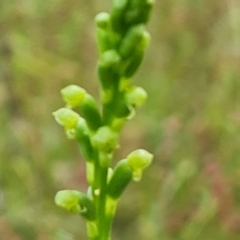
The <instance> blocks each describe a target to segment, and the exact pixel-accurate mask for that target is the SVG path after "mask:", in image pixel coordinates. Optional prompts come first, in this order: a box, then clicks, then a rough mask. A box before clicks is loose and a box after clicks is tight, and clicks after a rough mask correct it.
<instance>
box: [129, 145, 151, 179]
mask: <svg viewBox="0 0 240 240" xmlns="http://www.w3.org/2000/svg"><path fill="white" fill-rule="evenodd" d="M152 160H153V154H151V153H149V152H148V151H146V150H144V149H138V150H135V151H133V152H131V153H130V154H129V155H128V156H127V162H128V164H129V166H130V167H131V168H132V171H133V180H134V181H140V180H141V177H142V171H143V170H144V169H145V168H146V167H148V166H149V165H150V164H151V162H152Z"/></svg>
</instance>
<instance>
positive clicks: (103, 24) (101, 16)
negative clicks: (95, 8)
mask: <svg viewBox="0 0 240 240" xmlns="http://www.w3.org/2000/svg"><path fill="white" fill-rule="evenodd" d="M95 22H96V24H97V26H98V27H99V28H102V29H106V28H107V27H108V26H109V23H110V14H109V13H106V12H101V13H98V14H97V15H96V17H95Z"/></svg>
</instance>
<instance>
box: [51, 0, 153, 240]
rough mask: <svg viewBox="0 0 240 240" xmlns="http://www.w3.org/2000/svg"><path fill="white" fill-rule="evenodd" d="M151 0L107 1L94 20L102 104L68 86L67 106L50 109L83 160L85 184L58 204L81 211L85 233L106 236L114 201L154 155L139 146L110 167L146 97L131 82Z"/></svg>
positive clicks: (64, 192) (98, 239)
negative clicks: (108, 8) (127, 124)
mask: <svg viewBox="0 0 240 240" xmlns="http://www.w3.org/2000/svg"><path fill="white" fill-rule="evenodd" d="M153 3H154V1H153V0H112V10H111V13H105V12H102V13H99V14H98V15H97V16H96V18H95V21H96V25H97V43H98V49H99V61H98V64H97V72H98V77H99V80H100V86H101V89H100V90H101V108H100V107H99V106H98V104H97V101H96V100H95V99H94V97H93V96H92V95H90V94H89V93H88V92H87V91H86V90H85V89H83V88H81V87H79V86H77V85H70V86H67V87H65V88H64V89H62V90H61V94H62V98H63V100H64V102H65V104H66V106H65V107H64V108H60V109H59V110H57V111H55V112H54V113H53V116H54V118H55V120H56V122H57V123H58V124H60V125H61V126H63V127H64V129H65V132H66V134H67V136H68V137H69V138H71V139H76V140H77V142H78V143H79V146H80V151H81V154H82V156H83V157H84V159H85V160H86V172H87V181H88V184H89V188H88V191H87V193H86V194H85V193H82V192H80V191H76V190H62V191H59V192H58V193H57V195H56V197H55V202H56V204H57V205H58V206H60V207H63V208H65V209H67V210H69V211H70V212H72V213H78V214H80V215H82V216H83V217H84V218H85V219H86V221H87V229H88V236H89V238H90V239H92V240H93V239H94V240H105V239H110V230H111V223H112V220H113V217H114V214H115V209H116V206H117V202H118V200H119V198H120V197H121V195H122V193H123V191H124V189H125V188H126V186H127V185H128V184H129V183H130V181H131V180H134V181H140V179H141V177H142V173H143V170H144V169H145V168H146V167H147V166H149V165H150V163H151V162H152V159H153V155H152V154H150V153H149V152H147V151H146V150H143V149H138V150H135V151H133V152H131V153H130V154H129V155H128V156H127V157H126V158H125V159H123V160H120V161H119V162H118V163H117V164H116V166H115V167H113V168H112V166H111V165H112V159H113V154H114V151H115V150H116V148H118V147H119V145H118V138H119V134H120V132H121V129H122V127H123V125H124V123H125V122H126V121H127V120H128V119H130V118H132V117H133V116H134V113H135V109H136V108H137V107H139V106H141V105H142V104H143V103H144V102H145V100H146V98H147V93H146V91H145V90H144V89H143V88H141V87H138V86H134V85H132V83H131V79H132V76H133V75H134V74H135V72H136V71H137V69H138V67H139V66H140V64H141V62H142V60H143V57H144V52H145V49H146V47H147V46H148V44H149V40H150V35H149V33H148V32H147V31H146V30H145V25H146V23H147V21H148V19H149V16H150V11H151V8H152V6H153Z"/></svg>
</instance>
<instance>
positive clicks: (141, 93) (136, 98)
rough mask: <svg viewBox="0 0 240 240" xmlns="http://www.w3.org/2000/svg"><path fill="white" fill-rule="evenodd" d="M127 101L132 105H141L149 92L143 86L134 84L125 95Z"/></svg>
mask: <svg viewBox="0 0 240 240" xmlns="http://www.w3.org/2000/svg"><path fill="white" fill-rule="evenodd" d="M125 98H126V102H127V104H129V105H130V106H133V107H139V106H141V105H142V104H143V103H144V102H145V101H146V99H147V92H146V91H145V90H144V89H143V88H142V87H136V86H132V87H131V88H130V89H129V90H128V91H127V93H126V95H125Z"/></svg>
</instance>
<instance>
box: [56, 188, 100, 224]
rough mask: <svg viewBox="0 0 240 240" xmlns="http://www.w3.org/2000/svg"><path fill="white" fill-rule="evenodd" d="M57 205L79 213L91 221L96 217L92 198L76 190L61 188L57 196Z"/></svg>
mask: <svg viewBox="0 0 240 240" xmlns="http://www.w3.org/2000/svg"><path fill="white" fill-rule="evenodd" d="M55 203H56V205H57V206H59V207H62V208H65V209H66V210H68V211H70V212H72V213H79V214H81V215H82V216H83V217H84V218H86V219H87V220H89V221H93V220H95V218H96V212H95V207H94V204H93V202H92V201H91V200H90V198H89V197H88V196H87V195H86V194H83V193H81V192H79V191H76V190H61V191H59V192H57V194H56V196H55Z"/></svg>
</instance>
